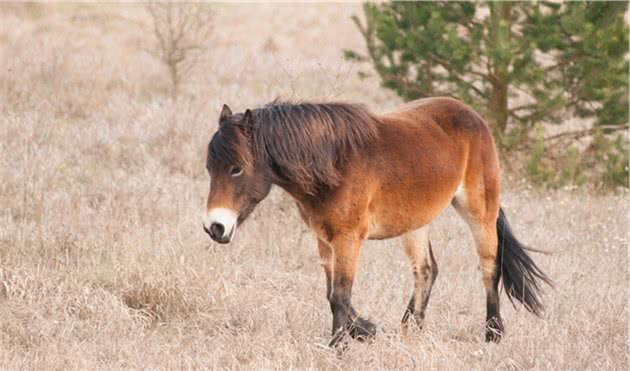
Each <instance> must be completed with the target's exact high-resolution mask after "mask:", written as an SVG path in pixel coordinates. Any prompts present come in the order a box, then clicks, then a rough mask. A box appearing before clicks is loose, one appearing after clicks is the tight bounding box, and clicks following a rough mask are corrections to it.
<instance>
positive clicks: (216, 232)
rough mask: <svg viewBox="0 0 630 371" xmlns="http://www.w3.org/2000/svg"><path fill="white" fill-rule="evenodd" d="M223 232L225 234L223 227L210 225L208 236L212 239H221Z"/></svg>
mask: <svg viewBox="0 0 630 371" xmlns="http://www.w3.org/2000/svg"><path fill="white" fill-rule="evenodd" d="M223 232H225V227H224V226H223V224H221V223H212V225H210V235H211V236H212V237H214V238H221V237H223Z"/></svg>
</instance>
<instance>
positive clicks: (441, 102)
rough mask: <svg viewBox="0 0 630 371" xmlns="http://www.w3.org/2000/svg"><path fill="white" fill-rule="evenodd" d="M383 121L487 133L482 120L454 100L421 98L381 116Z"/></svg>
mask: <svg viewBox="0 0 630 371" xmlns="http://www.w3.org/2000/svg"><path fill="white" fill-rule="evenodd" d="M382 118H383V119H384V120H385V121H400V120H403V121H407V120H408V121H411V122H415V123H417V124H422V123H424V124H426V123H427V121H431V122H432V123H433V124H435V125H437V126H439V127H440V128H442V130H444V131H445V132H447V133H449V134H452V133H455V132H461V133H468V134H470V135H472V134H475V133H484V132H487V133H489V132H490V131H489V129H488V126H487V124H486V123H485V121H484V120H483V118H482V117H481V116H480V115H479V114H478V113H477V112H476V111H475V110H473V109H472V108H470V107H469V106H468V105H466V104H464V103H463V102H461V101H458V100H457V99H454V98H449V97H432V98H422V99H417V100H414V101H410V102H407V103H405V104H402V105H400V106H398V107H397V108H396V109H394V110H393V111H391V112H388V113H385V114H383V115H382Z"/></svg>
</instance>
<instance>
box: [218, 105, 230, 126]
mask: <svg viewBox="0 0 630 371" xmlns="http://www.w3.org/2000/svg"><path fill="white" fill-rule="evenodd" d="M230 116H232V110H231V109H230V107H228V105H227V104H224V105H223V109H221V115H219V124H221V123H222V122H223V121H224V120H225V119H227V118H228V117H230Z"/></svg>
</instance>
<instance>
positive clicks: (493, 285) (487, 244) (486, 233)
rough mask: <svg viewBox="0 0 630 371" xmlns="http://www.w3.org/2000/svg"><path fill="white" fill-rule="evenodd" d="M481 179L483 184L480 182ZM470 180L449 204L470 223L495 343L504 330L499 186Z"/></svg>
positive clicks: (488, 334) (489, 335)
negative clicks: (500, 290) (499, 232)
mask: <svg viewBox="0 0 630 371" xmlns="http://www.w3.org/2000/svg"><path fill="white" fill-rule="evenodd" d="M484 183H485V187H484V186H479V184H484ZM472 184H473V185H472V186H469V187H467V188H460V189H459V190H458V192H457V193H456V195H455V198H454V199H453V202H452V204H453V206H454V207H455V210H457V212H458V213H459V215H460V216H461V217H462V218H463V219H464V220H465V221H466V223H467V224H468V226H469V227H470V230H471V232H472V235H473V238H474V240H475V245H476V247H477V253H478V254H479V266H480V268H481V275H482V280H483V285H484V287H485V289H486V341H494V342H497V343H498V342H499V341H500V340H501V337H502V336H503V333H504V328H503V323H502V320H501V313H500V310H499V291H498V287H499V279H500V278H501V272H500V270H499V267H498V264H497V253H498V246H499V245H498V236H497V229H496V220H497V216H498V213H499V200H498V199H499V194H498V186H497V187H492V182H489V181H486V182H473V183H472Z"/></svg>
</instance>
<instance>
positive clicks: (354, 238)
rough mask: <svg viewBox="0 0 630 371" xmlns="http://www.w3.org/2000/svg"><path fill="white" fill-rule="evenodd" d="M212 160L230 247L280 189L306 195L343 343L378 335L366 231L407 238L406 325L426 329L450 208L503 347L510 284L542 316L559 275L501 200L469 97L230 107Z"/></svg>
mask: <svg viewBox="0 0 630 371" xmlns="http://www.w3.org/2000/svg"><path fill="white" fill-rule="evenodd" d="M206 168H207V170H208V173H209V175H210V190H209V194H208V198H207V203H206V211H205V213H204V215H203V228H204V231H205V232H206V233H207V234H208V235H209V236H210V237H211V238H212V239H213V240H214V241H216V242H218V243H229V242H230V241H232V240H233V239H234V236H235V233H236V229H237V226H240V225H241V224H242V223H243V222H244V221H245V220H246V218H247V217H248V216H249V215H250V213H251V212H252V211H253V210H254V208H255V206H256V205H257V204H258V203H259V202H260V201H262V200H263V199H264V198H265V197H266V196H267V195H268V194H269V192H270V189H271V187H272V185H276V186H278V187H280V188H282V189H283V190H284V191H286V192H287V193H288V194H289V195H290V196H291V197H292V198H293V199H294V200H295V202H296V204H297V206H298V209H299V213H300V215H301V218H302V219H303V221H304V222H305V223H306V224H307V225H308V227H309V228H310V229H311V230H312V232H314V234H315V236H316V238H317V247H318V250H319V255H320V258H321V264H322V266H323V268H324V273H325V276H326V298H327V299H328V301H329V304H330V309H331V311H332V317H333V321H332V339H331V341H330V344H329V345H330V346H331V347H336V346H337V345H338V344H339V343H340V342H341V340H342V339H343V338H344V337H345V336H346V335H348V334H349V335H350V336H351V337H352V338H354V339H358V340H365V339H369V338H372V337H373V336H375V334H376V330H377V328H376V325H375V324H373V323H372V322H370V321H368V320H366V319H365V318H363V317H361V316H359V314H358V312H357V311H356V310H355V309H354V307H353V306H352V302H351V298H352V285H353V282H354V278H355V273H356V271H357V263H358V261H359V254H360V251H361V242H362V241H363V240H366V239H370V240H382V239H389V238H394V237H401V239H402V241H403V246H404V250H405V253H406V255H407V256H408V258H409V260H410V261H411V267H412V272H413V277H414V288H413V292H412V294H411V299H410V300H409V303H408V305H407V307H406V309H405V311H404V315H403V317H402V323H401V326H402V330H403V332H404V333H407V328H408V326H409V323H410V322H415V323H416V324H417V325H418V327H419V328H422V325H423V323H424V320H425V312H426V308H427V304H428V302H429V297H430V294H431V288H432V286H433V284H434V282H435V280H436V277H437V274H438V267H437V263H436V260H435V257H434V255H433V251H432V245H431V242H430V238H429V225H430V223H431V221H433V220H434V219H435V218H436V217H437V216H438V215H439V214H440V213H441V212H442V211H443V210H444V209H445V208H447V207H448V206H449V205H452V206H453V207H454V208H455V210H456V211H457V213H458V214H459V215H460V216H461V217H462V218H463V220H464V221H465V222H466V224H467V225H468V226H469V228H470V231H471V232H472V236H473V239H474V241H475V246H476V250H477V253H478V256H479V268H480V270H481V274H482V281H483V286H484V288H485V293H486V322H485V340H486V341H487V342H496V343H498V342H499V341H500V339H501V337H502V336H503V334H504V332H505V330H504V325H503V321H502V317H501V314H500V310H499V307H500V306H499V282H500V281H502V282H503V288H504V291H505V293H506V294H507V297H508V298H509V299H510V301H511V302H512V303H513V304H514V299H515V300H516V301H518V302H520V303H521V304H522V305H523V306H524V307H525V308H526V309H527V310H528V311H529V312H532V313H533V314H535V315H538V316H540V315H541V314H542V312H543V310H544V307H543V304H542V301H541V294H542V287H543V283H546V284H549V285H551V281H550V279H549V278H548V277H547V276H546V275H545V273H543V272H542V270H541V269H540V268H539V267H538V266H537V265H536V264H535V262H534V261H533V260H532V258H531V257H530V255H529V254H528V253H527V250H528V249H529V248H528V247H526V246H525V245H523V244H522V243H520V242H519V241H518V240H517V239H516V238H515V236H514V234H513V232H512V230H511V228H510V225H509V224H508V221H507V218H506V215H505V213H504V212H503V210H502V208H501V207H500V203H499V194H500V168H499V159H498V155H497V151H496V147H495V143H494V140H493V137H492V135H491V132H490V129H489V127H488V125H487V124H486V122H485V121H484V120H483V119H482V117H481V116H480V115H479V114H478V113H477V112H475V111H474V110H473V109H472V108H470V107H469V106H467V105H465V104H464V103H462V102H460V101H458V100H455V99H452V98H446V97H435V98H425V99H420V100H416V101H412V102H409V103H406V104H404V105H402V106H400V107H398V108H397V109H395V110H394V111H392V112H390V113H385V114H380V115H377V114H374V113H372V112H371V111H370V110H369V109H368V108H366V107H365V106H363V105H360V104H353V103H345V102H323V103H309V102H297V103H291V102H282V101H274V102H272V103H269V104H267V105H264V106H261V107H259V108H255V109H247V110H245V111H244V112H241V113H232V111H231V109H230V108H229V107H228V106H227V105H224V106H223V109H222V110H221V113H220V116H219V128H218V130H217V131H216V133H215V134H214V135H213V136H212V138H211V140H210V142H209V144H208V152H207V160H206ZM532 250H533V249H532ZM534 251H536V250H534ZM410 320H411V321H410Z"/></svg>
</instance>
